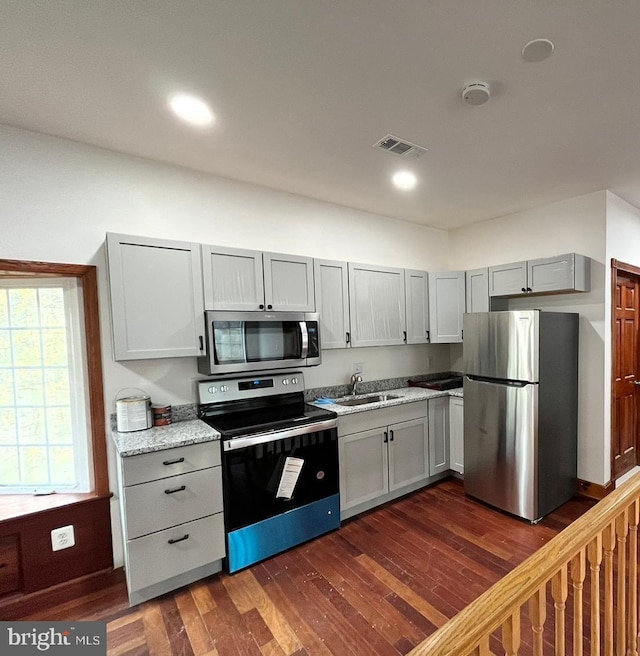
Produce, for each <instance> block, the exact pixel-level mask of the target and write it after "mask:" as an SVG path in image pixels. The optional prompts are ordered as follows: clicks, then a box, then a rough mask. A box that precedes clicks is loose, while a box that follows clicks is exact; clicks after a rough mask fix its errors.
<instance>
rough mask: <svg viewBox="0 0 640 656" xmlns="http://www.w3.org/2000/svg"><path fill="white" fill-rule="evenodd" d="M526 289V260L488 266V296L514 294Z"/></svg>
mask: <svg viewBox="0 0 640 656" xmlns="http://www.w3.org/2000/svg"><path fill="white" fill-rule="evenodd" d="M526 291H527V263H526V262H513V263H512V264H501V265H500V266H492V267H489V296H514V295H516V294H523V293H525V292H526Z"/></svg>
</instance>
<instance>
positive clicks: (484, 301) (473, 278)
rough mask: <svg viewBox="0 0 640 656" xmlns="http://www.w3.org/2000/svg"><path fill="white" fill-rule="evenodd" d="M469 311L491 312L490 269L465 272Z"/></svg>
mask: <svg viewBox="0 0 640 656" xmlns="http://www.w3.org/2000/svg"><path fill="white" fill-rule="evenodd" d="M465 279H466V293H467V303H466V306H467V312H489V269H487V268H484V269H474V270H473V271H466V272H465Z"/></svg>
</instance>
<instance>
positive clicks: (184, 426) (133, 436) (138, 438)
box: [111, 419, 220, 458]
mask: <svg viewBox="0 0 640 656" xmlns="http://www.w3.org/2000/svg"><path fill="white" fill-rule="evenodd" d="M111 435H112V437H113V441H114V442H115V445H116V449H117V451H118V455H120V456H122V457H123V458H126V457H127V456H137V455H140V454H142V453H151V452H152V451H162V450H163V449H172V448H174V447H178V446H187V445H189V444H198V443H200V442H213V441H214V440H219V439H220V433H218V431H217V430H215V429H214V428H211V426H209V425H208V424H205V422H204V421H201V420H200V419H192V420H189V421H178V422H176V423H175V424H169V425H168V426H154V427H153V428H147V429H146V430H141V431H133V432H130V433H120V432H118V431H117V430H114V431H112V433H111Z"/></svg>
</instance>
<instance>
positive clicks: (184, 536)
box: [167, 533, 189, 544]
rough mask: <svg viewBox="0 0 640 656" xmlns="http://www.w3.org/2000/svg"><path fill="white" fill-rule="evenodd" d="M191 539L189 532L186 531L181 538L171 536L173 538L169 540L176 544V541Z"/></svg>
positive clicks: (170, 542)
mask: <svg viewBox="0 0 640 656" xmlns="http://www.w3.org/2000/svg"><path fill="white" fill-rule="evenodd" d="M188 539H189V534H188V533H185V534H184V535H183V536H182V537H181V538H171V540H167V542H168V543H169V544H175V543H176V542H182V541H183V540H188Z"/></svg>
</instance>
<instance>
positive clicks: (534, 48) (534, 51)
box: [522, 39, 555, 63]
mask: <svg viewBox="0 0 640 656" xmlns="http://www.w3.org/2000/svg"><path fill="white" fill-rule="evenodd" d="M554 49H555V46H554V45H553V43H552V42H551V41H549V39H533V40H532V41H529V43H527V44H525V46H524V48H522V59H524V60H525V61H526V62H529V63H535V62H541V61H543V60H544V59H546V58H547V57H548V56H549V55H550V54H551V53H552V52H553V51H554Z"/></svg>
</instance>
